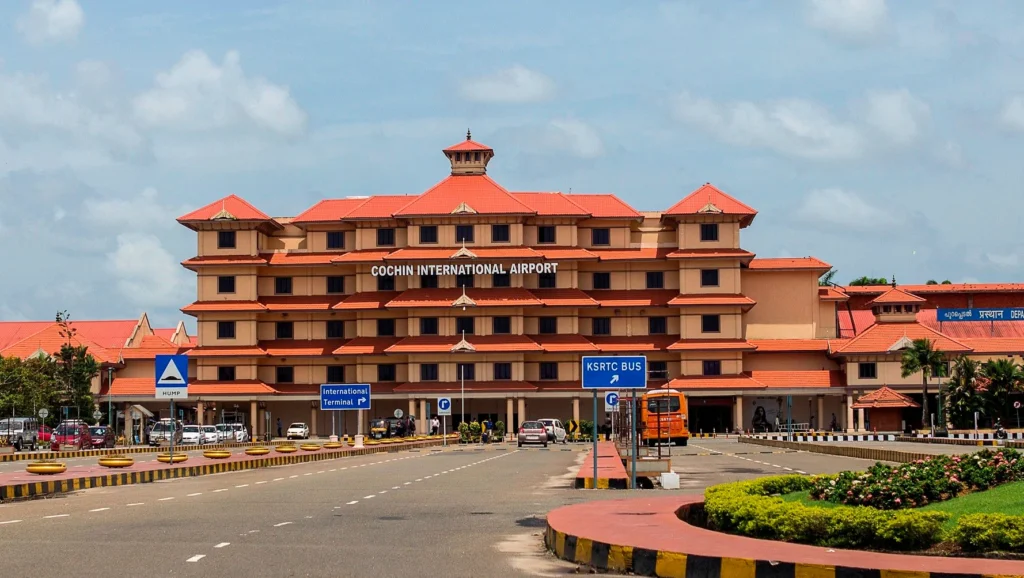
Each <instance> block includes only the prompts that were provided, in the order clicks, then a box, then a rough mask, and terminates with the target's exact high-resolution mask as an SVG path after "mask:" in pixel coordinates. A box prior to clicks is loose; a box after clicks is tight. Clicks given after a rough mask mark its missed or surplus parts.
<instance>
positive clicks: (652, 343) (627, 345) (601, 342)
mask: <svg viewBox="0 0 1024 578" xmlns="http://www.w3.org/2000/svg"><path fill="white" fill-rule="evenodd" d="M678 338H679V337H678V336H676V335H633V336H626V335H592V336H590V337H588V339H590V341H591V342H592V343H593V344H594V345H596V346H597V349H598V350H599V351H616V352H634V351H635V352H641V351H662V350H667V349H668V347H669V345H672V344H673V343H675V341H676V340H677V339H678Z"/></svg>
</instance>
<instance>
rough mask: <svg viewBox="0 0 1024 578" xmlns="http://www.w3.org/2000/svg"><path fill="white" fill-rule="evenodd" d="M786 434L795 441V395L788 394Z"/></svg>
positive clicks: (790, 439)
mask: <svg viewBox="0 0 1024 578" xmlns="http://www.w3.org/2000/svg"><path fill="white" fill-rule="evenodd" d="M786 435H787V436H788V439H789V441H793V396H792V395H787V396H786Z"/></svg>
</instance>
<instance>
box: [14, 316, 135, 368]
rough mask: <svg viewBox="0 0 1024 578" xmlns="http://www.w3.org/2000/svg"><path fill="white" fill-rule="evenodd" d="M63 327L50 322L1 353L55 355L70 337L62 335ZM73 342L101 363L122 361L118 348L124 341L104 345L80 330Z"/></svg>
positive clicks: (22, 356)
mask: <svg viewBox="0 0 1024 578" xmlns="http://www.w3.org/2000/svg"><path fill="white" fill-rule="evenodd" d="M78 325H80V324H78V323H72V324H71V327H72V328H76V329H77V328H78ZM61 332H62V329H61V327H60V325H58V324H57V323H50V324H48V325H47V326H45V327H43V328H42V329H40V330H39V331H37V332H35V333H33V334H31V335H26V336H25V337H24V338H22V339H21V340H20V341H17V342H15V343H11V344H10V345H8V346H7V347H5V348H4V349H3V350H2V351H0V354H2V355H3V356H4V357H18V358H21V359H26V358H28V357H30V356H32V355H35V354H36V353H38V352H40V351H42V352H44V353H46V354H47V355H54V354H56V353H58V352H60V349H61V347H63V346H64V345H65V344H66V343H67V342H68V339H67V338H66V337H64V336H62V335H61ZM71 344H72V345H74V346H76V347H81V346H84V347H86V348H87V349H88V352H89V354H90V355H92V356H93V358H94V359H95V360H96V361H98V362H100V363H118V362H119V361H120V355H119V352H118V350H119V349H120V348H121V346H122V345H124V342H122V343H121V344H119V345H118V346H117V347H111V348H107V347H103V346H101V345H100V344H98V343H96V342H95V341H93V340H92V339H90V338H89V337H87V334H86V333H85V332H82V331H81V330H79V331H78V332H77V333H76V334H75V335H74V336H73V337H71Z"/></svg>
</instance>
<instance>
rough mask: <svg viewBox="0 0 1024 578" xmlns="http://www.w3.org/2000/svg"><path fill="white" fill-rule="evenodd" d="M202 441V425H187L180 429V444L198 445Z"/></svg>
mask: <svg viewBox="0 0 1024 578" xmlns="http://www.w3.org/2000/svg"><path fill="white" fill-rule="evenodd" d="M201 443H203V430H202V426H198V425H187V426H185V427H184V428H182V430H181V444H182V445H199V444H201Z"/></svg>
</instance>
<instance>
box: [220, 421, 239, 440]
mask: <svg viewBox="0 0 1024 578" xmlns="http://www.w3.org/2000/svg"><path fill="white" fill-rule="evenodd" d="M233 435H235V430H233V429H231V424H229V423H219V424H217V441H218V442H227V441H231V437H232V436H233Z"/></svg>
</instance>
